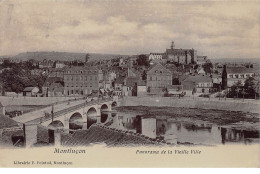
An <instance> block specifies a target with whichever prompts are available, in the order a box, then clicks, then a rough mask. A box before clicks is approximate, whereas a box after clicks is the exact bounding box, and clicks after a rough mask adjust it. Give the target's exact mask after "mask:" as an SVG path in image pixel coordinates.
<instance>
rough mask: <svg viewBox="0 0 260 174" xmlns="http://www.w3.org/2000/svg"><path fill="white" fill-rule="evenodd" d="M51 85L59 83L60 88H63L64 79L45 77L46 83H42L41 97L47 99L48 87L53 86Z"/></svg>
mask: <svg viewBox="0 0 260 174" xmlns="http://www.w3.org/2000/svg"><path fill="white" fill-rule="evenodd" d="M53 83H61V84H62V86H64V79H63V77H62V78H61V77H49V76H48V77H47V79H46V81H45V82H44V84H43V86H42V93H43V96H45V97H48V94H49V93H48V91H49V87H50V86H51V85H52V84H53Z"/></svg>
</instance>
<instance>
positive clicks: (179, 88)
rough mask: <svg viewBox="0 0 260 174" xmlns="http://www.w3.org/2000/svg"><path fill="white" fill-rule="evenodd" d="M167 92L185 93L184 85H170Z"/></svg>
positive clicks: (170, 93)
mask: <svg viewBox="0 0 260 174" xmlns="http://www.w3.org/2000/svg"><path fill="white" fill-rule="evenodd" d="M167 93H168V95H181V94H183V85H168V86H167Z"/></svg>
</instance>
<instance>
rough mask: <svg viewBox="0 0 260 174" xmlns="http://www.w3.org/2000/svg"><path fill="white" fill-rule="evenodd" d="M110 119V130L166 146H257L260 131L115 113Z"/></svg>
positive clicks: (201, 122)
mask: <svg viewBox="0 0 260 174" xmlns="http://www.w3.org/2000/svg"><path fill="white" fill-rule="evenodd" d="M112 115H113V114H112ZM111 119H112V120H113V122H112V124H111V125H110V127H113V128H116V129H121V130H127V131H132V132H135V133H140V134H143V135H146V136H148V137H150V138H156V139H161V140H165V141H166V142H168V143H177V142H178V143H194V144H206V145H217V144H221V143H222V144H230V143H245V144H250V143H259V131H245V130H237V129H233V128H225V127H220V126H217V125H215V124H212V123H209V122H206V121H199V120H198V121H195V122H185V121H178V120H176V119H172V118H170V117H169V118H167V117H166V118H158V117H157V118H156V117H143V116H136V115H134V114H131V113H117V114H114V115H113V116H112V118H111Z"/></svg>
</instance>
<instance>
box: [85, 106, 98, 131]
mask: <svg viewBox="0 0 260 174" xmlns="http://www.w3.org/2000/svg"><path fill="white" fill-rule="evenodd" d="M96 122H97V110H96V109H95V108H94V107H91V108H89V110H88V112H87V128H89V127H90V126H91V125H92V124H94V123H96Z"/></svg>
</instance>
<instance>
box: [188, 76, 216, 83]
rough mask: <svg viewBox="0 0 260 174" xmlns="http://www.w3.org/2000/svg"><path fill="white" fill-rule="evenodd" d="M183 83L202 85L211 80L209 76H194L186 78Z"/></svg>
mask: <svg viewBox="0 0 260 174" xmlns="http://www.w3.org/2000/svg"><path fill="white" fill-rule="evenodd" d="M184 81H185V82H187V81H190V82H195V83H202V82H212V79H211V78H210V77H209V76H202V75H195V76H189V77H187V78H186V79H185V80H184Z"/></svg>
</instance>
